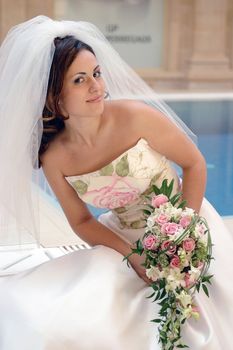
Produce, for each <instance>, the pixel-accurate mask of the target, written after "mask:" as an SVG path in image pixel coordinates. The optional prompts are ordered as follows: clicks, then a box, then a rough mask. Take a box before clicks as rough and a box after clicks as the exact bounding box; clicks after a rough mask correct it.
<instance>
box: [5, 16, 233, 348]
mask: <svg viewBox="0 0 233 350" xmlns="http://www.w3.org/2000/svg"><path fill="white" fill-rule="evenodd" d="M0 69H1V77H0V85H1V92H0V98H1V110H0V113H1V114H0V120H1V125H2V138H1V141H0V160H1V165H2V171H1V175H0V179H1V183H0V195H1V196H0V198H1V199H0V201H1V202H0V205H1V208H2V209H3V210H4V211H3V213H4V216H3V214H2V217H1V223H2V226H1V227H2V232H4V234H9V235H10V234H11V232H12V218H13V219H14V220H15V223H16V227H17V229H18V231H17V232H19V234H21V233H23V232H25V231H27V232H30V234H34V235H36V237H38V236H37V234H38V225H37V223H38V221H37V215H38V210H39V208H38V206H37V203H36V197H37V194H38V191H39V186H41V183H42V182H43V181H45V179H44V178H38V177H37V176H36V173H37V172H38V170H37V168H40V167H42V169H43V172H44V174H45V177H46V179H47V181H48V183H49V185H50V186H51V188H52V190H53V192H54V193H55V195H56V197H57V199H58V201H59V202H60V205H61V206H62V208H63V211H64V213H65V215H66V217H67V219H68V221H69V224H70V226H71V227H72V229H73V231H74V232H75V233H76V234H77V235H78V236H79V237H81V238H82V239H83V240H84V241H86V242H87V243H88V244H89V245H90V246H92V249H88V250H81V251H75V252H73V253H71V254H69V255H66V256H63V257H60V258H57V259H54V260H52V261H50V262H47V263H44V264H41V265H40V266H37V267H35V268H32V269H29V270H26V271H25V272H22V273H19V274H16V275H15V276H11V277H7V278H5V279H4V281H3V282H2V283H1V292H0V311H1V315H2V316H1V321H0V345H1V349H2V350H16V349H18V348H20V349H23V350H29V349H30V350H31V349H33V350H52V349H53V350H55V349H56V350H65V349H69V350H72V349H79V350H110V349H111V350H123V349H127V350H128V349H130V350H131V349H132V350H152V349H154V350H155V349H157V350H159V349H160V344H158V338H157V336H158V334H157V330H156V326H155V324H153V323H152V322H150V320H152V319H154V318H156V313H157V312H158V305H156V303H151V300H150V299H147V298H146V296H148V295H149V294H150V287H149V284H150V281H149V279H148V278H147V276H146V274H145V270H144V268H143V267H142V266H141V264H142V262H143V258H142V257H139V256H136V255H132V256H131V257H130V258H129V261H130V268H129V267H128V266H127V265H126V263H125V262H123V261H122V260H123V257H124V256H125V255H127V254H129V253H130V252H131V247H133V246H134V242H135V241H136V240H137V239H138V238H139V237H140V236H142V234H143V232H144V227H145V224H146V219H145V217H144V211H143V210H144V209H145V207H146V194H148V190H149V189H150V188H151V186H152V185H153V184H156V185H160V184H161V183H162V181H163V180H164V179H165V178H166V179H168V180H171V179H174V181H175V186H174V192H177V191H178V190H179V189H180V187H181V182H180V180H179V177H178V176H177V174H176V172H175V170H174V168H173V167H172V162H173V163H176V164H177V165H179V166H180V167H181V168H182V171H183V176H182V192H183V197H184V198H185V199H186V200H187V205H188V206H189V207H191V208H193V209H194V210H195V211H197V212H200V214H201V215H203V216H204V217H205V218H206V219H207V221H208V223H209V226H210V229H211V234H212V240H213V242H214V252H213V254H214V258H215V260H214V261H213V263H212V265H211V271H210V273H212V274H214V279H213V282H212V285H211V286H210V288H209V293H210V298H207V297H206V295H205V294H204V293H203V292H200V294H198V295H196V303H197V305H198V307H199V309H200V313H201V317H200V320H199V321H198V322H196V321H194V320H188V321H187V322H186V323H185V325H184V327H183V334H182V336H183V339H184V341H185V342H186V343H187V344H188V345H189V346H190V349H192V350H204V349H206V350H207V349H208V350H219V349H221V348H222V349H227V350H228V349H230V348H231V336H230V334H231V324H232V322H233V310H232V305H233V297H232V282H231V281H232V277H233V276H232V272H231V271H230V270H229V268H228V267H229V264H230V257H231V254H232V248H233V242H232V238H231V237H230V234H229V232H228V231H227V230H226V228H225V227H224V225H223V222H222V220H221V218H220V217H219V215H218V214H217V212H216V211H215V210H214V208H213V207H212V206H211V205H210V203H208V201H207V200H206V199H203V196H204V191H205V182H206V168H205V161H204V159H203V157H202V155H201V153H200V152H199V150H198V148H197V147H196V146H195V143H194V142H193V141H192V140H191V138H193V135H192V133H191V132H190V131H189V130H188V129H187V127H185V126H184V125H183V124H182V122H181V121H179V118H178V117H177V116H175V114H174V112H173V111H171V110H170V109H169V108H168V106H166V105H165V104H164V103H163V102H162V101H160V100H159V99H158V96H156V94H155V93H154V92H153V91H152V90H151V89H150V88H149V87H148V86H147V85H146V84H145V83H144V82H143V81H142V80H141V79H140V78H139V77H138V76H137V75H136V74H135V73H134V72H133V71H132V70H131V69H130V68H129V67H128V66H127V65H126V63H125V62H123V61H122V59H121V58H120V57H119V56H118V54H117V53H116V52H115V51H114V50H113V48H112V47H111V46H110V45H109V43H108V42H107V41H106V40H105V38H104V37H103V35H102V34H101V33H100V32H99V31H98V30H97V29H96V28H95V27H94V26H93V25H91V24H89V23H86V22H69V21H61V22H58V21H53V20H51V19H49V18H47V17H44V16H38V17H36V18H33V19H31V20H30V21H27V22H25V23H22V24H20V25H18V26H16V27H15V28H13V29H12V30H11V31H10V32H9V33H8V35H7V37H6V39H5V41H4V42H3V44H2V47H1V55H0ZM3 87H4V89H3ZM13 140H14V141H13ZM32 177H33V183H32V182H31V178H32ZM86 204H91V205H94V206H96V207H98V208H105V209H108V210H109V211H108V212H107V213H105V214H102V215H101V216H100V217H99V219H98V220H96V219H95V218H94V217H93V216H92V215H91V213H90V212H89V210H88V207H87V206H86Z"/></svg>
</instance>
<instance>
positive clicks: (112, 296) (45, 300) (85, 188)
mask: <svg viewBox="0 0 233 350" xmlns="http://www.w3.org/2000/svg"><path fill="white" fill-rule="evenodd" d="M164 178H167V179H168V180H170V179H171V178H174V179H175V190H176V189H177V188H178V186H179V181H178V177H177V175H176V173H175V171H174V170H173V168H172V167H171V165H170V163H169V162H168V161H167V160H166V159H165V158H164V157H162V156H161V155H160V154H158V153H157V152H155V151H154V150H153V149H151V148H150V147H149V145H148V143H147V141H146V140H145V139H140V140H139V141H138V142H137V144H136V145H135V146H133V147H132V148H130V149H129V150H127V151H126V152H124V153H123V154H122V155H120V156H119V157H117V158H116V159H115V160H114V161H113V162H111V163H110V164H108V165H107V166H105V167H104V168H102V169H100V170H98V171H95V172H92V173H88V174H84V175H81V176H70V177H67V178H66V179H67V181H68V182H69V183H70V184H71V185H72V186H73V187H74V188H75V190H76V192H77V195H79V196H80V198H82V199H83V201H85V202H86V203H89V204H92V205H95V206H96V207H102V208H108V209H110V211H108V212H107V213H105V214H102V215H101V216H100V217H99V221H100V222H101V223H102V224H104V225H106V226H107V227H109V228H110V229H111V230H112V231H114V232H116V233H117V234H119V235H120V236H121V237H122V238H123V239H125V240H128V241H131V242H134V241H136V240H137V239H138V238H139V237H140V236H141V235H142V234H143V232H144V229H143V226H144V225H145V220H144V214H143V208H144V206H145V194H147V193H148V189H149V188H150V186H151V184H152V183H156V184H160V183H161V182H162V180H163V179H164ZM200 214H201V215H203V216H205V217H206V219H207V220H208V223H209V226H210V229H211V233H212V240H213V243H214V247H213V255H214V257H215V260H213V261H212V264H211V268H210V271H209V273H211V274H214V278H213V282H212V286H210V287H209V293H210V298H208V297H207V296H206V295H205V294H204V292H202V291H201V292H200V294H197V296H196V303H197V304H198V307H199V309H200V313H201V317H200V319H199V321H195V320H193V319H189V320H188V321H187V322H186V324H185V325H184V327H183V338H184V341H185V342H186V343H187V344H188V345H189V346H190V349H191V350H220V349H224V350H230V349H233V341H232V335H231V332H232V324H233V273H232V254H233V240H232V237H231V235H230V233H229V232H228V231H227V229H226V228H225V226H224V224H223V222H222V220H221V218H220V216H219V215H218V214H217V212H216V211H215V210H214V208H213V207H212V206H211V205H210V204H209V203H208V202H207V200H204V201H203V205H202V208H201V213H200ZM94 234H95V233H94V232H93V235H94ZM122 259H123V256H122V255H121V254H120V253H118V252H117V251H115V250H113V249H111V248H108V247H106V246H103V245H98V246H95V247H93V248H92V249H86V250H80V251H75V252H72V253H70V254H68V255H65V256H62V257H59V258H56V259H54V260H52V261H49V262H46V263H43V264H41V265H39V266H37V267H34V268H31V269H29V270H27V271H25V272H22V273H18V274H16V275H14V276H10V277H7V278H4V280H3V281H2V283H1V284H0V315H1V316H0V349H1V350H159V349H160V345H159V344H158V342H157V330H156V327H157V326H156V324H155V323H152V322H150V320H151V319H154V318H157V310H158V306H157V305H156V303H155V302H153V303H152V299H147V298H146V296H148V295H150V294H151V288H150V287H148V286H147V285H146V283H145V282H144V281H143V280H142V279H141V278H139V277H138V275H137V274H136V272H135V271H134V270H133V268H132V267H130V268H129V267H128V266H127V264H126V261H124V262H122Z"/></svg>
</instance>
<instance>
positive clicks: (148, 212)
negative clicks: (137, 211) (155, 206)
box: [143, 209, 151, 215]
mask: <svg viewBox="0 0 233 350" xmlns="http://www.w3.org/2000/svg"><path fill="white" fill-rule="evenodd" d="M143 212H144V214H146V215H151V212H150V211H149V210H146V209H144V210H143Z"/></svg>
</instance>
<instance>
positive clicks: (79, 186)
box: [73, 180, 88, 195]
mask: <svg viewBox="0 0 233 350" xmlns="http://www.w3.org/2000/svg"><path fill="white" fill-rule="evenodd" d="M73 186H74V188H75V189H76V191H77V192H78V193H79V194H81V195H83V194H85V193H86V192H87V189H88V186H87V184H86V183H85V182H83V181H82V180H77V181H75V182H74V183H73Z"/></svg>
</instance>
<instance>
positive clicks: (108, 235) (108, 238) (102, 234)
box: [75, 217, 132, 256]
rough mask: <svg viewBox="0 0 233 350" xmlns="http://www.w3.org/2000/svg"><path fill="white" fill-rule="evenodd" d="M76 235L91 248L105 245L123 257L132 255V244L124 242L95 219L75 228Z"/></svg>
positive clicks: (90, 219)
mask: <svg viewBox="0 0 233 350" xmlns="http://www.w3.org/2000/svg"><path fill="white" fill-rule="evenodd" d="M75 233H76V234H77V235H78V236H79V237H80V238H81V239H82V240H84V241H85V242H87V243H88V244H89V245H90V246H95V245H99V244H101V245H105V246H107V247H110V248H112V249H115V250H116V251H118V252H119V253H121V254H122V255H124V256H125V255H127V254H129V253H131V249H130V247H131V246H132V245H131V244H130V243H128V242H126V241H124V239H122V238H121V237H119V236H118V235H117V234H116V233H115V232H113V231H111V230H110V229H109V228H107V227H106V226H104V225H103V224H101V223H100V222H98V221H97V220H96V219H95V218H94V217H91V218H89V219H87V220H86V221H84V222H83V223H81V224H79V225H78V226H77V227H76V228H75Z"/></svg>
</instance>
